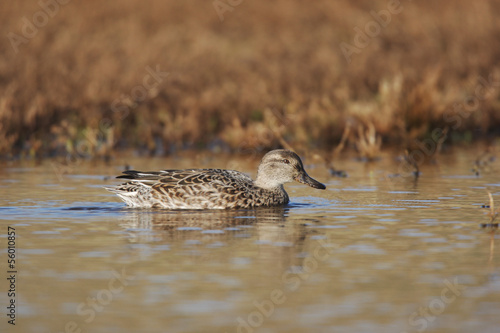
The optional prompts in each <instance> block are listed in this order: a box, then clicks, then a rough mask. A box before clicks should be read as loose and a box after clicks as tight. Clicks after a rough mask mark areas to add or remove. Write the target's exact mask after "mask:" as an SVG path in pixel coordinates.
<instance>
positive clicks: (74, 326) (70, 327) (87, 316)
mask: <svg viewBox="0 0 500 333" xmlns="http://www.w3.org/2000/svg"><path fill="white" fill-rule="evenodd" d="M134 279H135V277H133V276H130V275H127V273H126V272H125V268H124V267H123V268H122V270H121V272H118V271H116V270H115V271H113V277H112V278H111V279H110V280H109V282H108V285H107V288H105V289H101V290H99V291H98V292H97V294H96V296H95V297H87V299H86V300H85V302H82V303H80V304H78V307H77V308H76V314H77V315H79V316H80V317H81V318H80V320H79V321H78V322H77V321H68V322H66V324H65V325H64V331H60V333H63V332H64V333H81V332H82V325H84V324H90V323H92V322H93V321H94V320H95V318H96V312H102V311H103V310H104V307H106V306H108V305H109V304H111V302H113V299H114V297H115V296H116V295H118V294H120V293H121V292H123V290H124V289H125V287H126V286H128V285H129V283H130V281H132V280H134Z"/></svg>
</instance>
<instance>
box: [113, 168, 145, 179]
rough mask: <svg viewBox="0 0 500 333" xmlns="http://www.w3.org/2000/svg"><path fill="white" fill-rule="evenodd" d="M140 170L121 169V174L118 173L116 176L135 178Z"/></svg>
mask: <svg viewBox="0 0 500 333" xmlns="http://www.w3.org/2000/svg"><path fill="white" fill-rule="evenodd" d="M139 172H140V171H136V170H126V171H123V172H122V173H123V175H120V176H117V177H116V178H122V179H123V178H124V179H136V178H137V176H138V175H137V174H138V173H139Z"/></svg>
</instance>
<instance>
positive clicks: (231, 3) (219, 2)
mask: <svg viewBox="0 0 500 333" xmlns="http://www.w3.org/2000/svg"><path fill="white" fill-rule="evenodd" d="M243 1H244V0H225V1H223V0H214V1H213V2H212V6H213V7H214V9H215V12H216V13H217V16H219V20H220V21H221V22H224V13H226V12H232V11H233V10H234V9H235V8H236V7H238V6H239V5H241V4H242V3H243Z"/></svg>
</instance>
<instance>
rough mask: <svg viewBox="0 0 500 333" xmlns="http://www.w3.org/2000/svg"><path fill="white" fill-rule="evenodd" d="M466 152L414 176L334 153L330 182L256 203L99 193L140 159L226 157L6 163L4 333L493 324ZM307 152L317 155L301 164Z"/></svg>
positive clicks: (483, 190)
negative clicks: (128, 200) (182, 203)
mask: <svg viewBox="0 0 500 333" xmlns="http://www.w3.org/2000/svg"><path fill="white" fill-rule="evenodd" d="M474 154H475V152H467V151H462V152H459V153H454V154H450V155H447V156H441V158H440V160H439V163H438V164H436V165H427V166H424V167H422V175H421V176H420V178H419V180H418V181H414V180H413V179H411V178H401V177H392V176H391V175H390V174H391V173H395V172H398V167H399V165H400V164H399V162H397V161H395V160H394V159H392V158H390V157H389V156H387V157H385V158H383V159H382V160H381V161H379V162H376V163H372V164H366V163H361V162H357V161H355V160H354V159H345V160H343V161H337V162H336V166H337V167H339V168H341V169H343V170H346V171H347V172H348V174H349V177H348V178H332V177H330V176H329V174H328V172H327V170H326V169H325V168H323V167H322V166H321V165H312V164H311V163H313V162H312V161H309V160H306V169H307V170H308V172H309V174H310V175H311V176H312V177H314V178H316V179H318V180H319V181H321V182H323V183H325V184H326V185H327V190H326V191H319V190H314V189H311V188H309V187H306V186H305V185H302V184H298V183H295V184H289V185H287V186H286V187H287V190H288V193H289V194H290V197H291V204H290V205H288V206H286V207H284V208H264V209H258V210H255V211H252V210H238V211H206V212H204V211H188V212H176V211H175V212H168V211H154V210H149V211H141V210H131V209H126V208H124V205H123V204H122V203H121V202H120V201H119V200H118V199H117V198H115V197H114V196H113V194H111V193H109V192H106V191H104V190H103V189H102V188H101V187H102V186H104V185H111V184H114V183H117V182H116V180H114V179H113V178H111V177H110V176H114V175H116V174H119V172H120V171H121V169H123V165H121V163H124V162H125V161H127V162H128V163H130V164H131V165H132V166H133V167H134V168H137V169H141V168H142V169H148V170H155V169H162V168H166V167H168V168H185V167H232V168H238V169H240V170H243V171H247V172H249V173H251V174H252V175H253V176H254V175H255V174H254V170H255V168H256V163H257V161H256V160H254V159H251V160H248V159H247V158H239V159H238V158H234V157H233V158H231V157H216V158H208V157H206V156H202V157H199V156H198V157H192V158H191V157H190V158H176V159H174V158H170V159H159V158H157V159H134V158H120V159H116V160H115V161H113V162H112V163H111V165H105V164H104V163H96V162H95V163H92V162H79V163H74V164H70V165H69V166H62V165H60V164H59V163H57V162H54V161H45V162H43V163H41V164H34V163H30V162H24V163H4V164H3V165H2V166H1V167H0V193H2V195H1V198H0V214H1V217H0V219H1V222H0V225H1V228H2V230H1V231H0V239H1V242H0V246H1V251H2V253H4V254H3V255H2V257H3V259H1V261H0V263H1V264H0V267H1V269H2V273H3V274H4V276H5V277H8V276H9V274H8V273H7V270H8V267H7V232H8V227H9V226H10V227H12V228H15V233H16V264H15V269H16V271H17V273H16V286H15V287H16V302H17V303H16V304H17V308H16V326H15V327H14V326H12V325H9V324H8V323H7V321H8V320H9V318H8V317H7V316H6V314H7V313H8V312H7V309H6V306H7V305H8V304H9V303H8V302H9V301H10V297H8V294H7V292H6V291H7V290H8V289H9V285H8V281H7V280H6V278H2V281H3V282H2V283H0V286H1V288H0V290H2V291H1V292H0V302H1V304H2V306H1V308H2V310H1V312H2V316H1V318H2V319H1V321H0V328H1V331H2V332H5V331H6V329H8V331H19V332H138V331H142V332H384V333H385V332H398V333H399V332H422V331H426V332H471V331H478V332H479V331H480V332H498V327H499V325H500V317H499V316H498V312H499V310H500V275H499V269H498V260H499V256H500V253H499V251H498V249H499V248H500V245H499V240H498V239H499V235H498V233H492V232H491V231H490V230H488V229H484V228H481V226H480V224H481V223H487V222H488V221H489V220H488V217H487V216H486V213H487V212H488V210H487V209H484V208H482V207H481V206H482V205H484V204H486V203H488V195H487V190H488V191H490V192H491V193H492V194H493V196H494V198H495V199H496V200H497V202H498V203H497V205H500V200H498V198H499V195H500V181H499V179H498V176H497V174H498V172H496V171H495V169H494V168H489V169H488V170H485V171H484V172H482V173H481V174H480V175H479V176H475V175H473V173H472V172H471V166H472V162H473V160H474ZM311 160H312V159H311Z"/></svg>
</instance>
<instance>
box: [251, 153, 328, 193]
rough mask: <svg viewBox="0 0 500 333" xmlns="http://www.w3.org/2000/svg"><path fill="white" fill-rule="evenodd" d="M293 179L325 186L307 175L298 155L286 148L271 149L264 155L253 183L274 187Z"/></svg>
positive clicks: (318, 187)
mask: <svg viewBox="0 0 500 333" xmlns="http://www.w3.org/2000/svg"><path fill="white" fill-rule="evenodd" d="M294 180H295V181H297V182H299V183H302V184H306V185H309V186H311V187H314V188H317V189H321V190H324V189H325V188H326V186H325V185H323V184H321V183H320V182H318V181H317V180H315V179H313V178H311V177H309V175H308V174H307V172H306V171H305V170H304V165H303V164H302V161H301V160H300V157H299V155H297V154H295V153H294V152H293V151H291V150H286V149H276V150H272V151H270V152H268V153H267V154H266V155H264V157H263V158H262V161H261V162H260V165H259V169H258V171H257V179H256V180H255V184H256V185H257V186H260V187H263V188H276V187H279V186H281V185H283V184H285V183H289V182H292V181H294Z"/></svg>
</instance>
